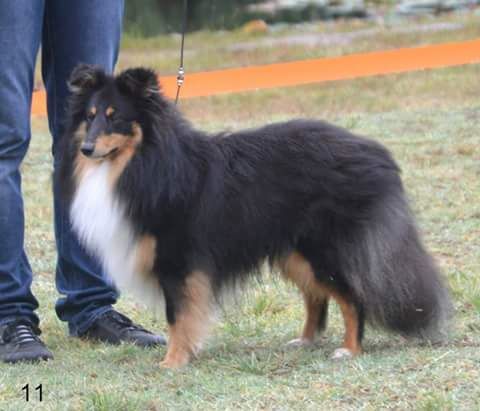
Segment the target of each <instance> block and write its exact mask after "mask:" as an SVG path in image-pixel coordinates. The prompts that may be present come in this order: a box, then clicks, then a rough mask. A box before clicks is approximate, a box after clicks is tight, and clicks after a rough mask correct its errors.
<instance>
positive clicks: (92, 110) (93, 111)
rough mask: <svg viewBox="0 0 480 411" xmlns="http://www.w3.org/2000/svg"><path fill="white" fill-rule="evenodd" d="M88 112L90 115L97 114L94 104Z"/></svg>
mask: <svg viewBox="0 0 480 411" xmlns="http://www.w3.org/2000/svg"><path fill="white" fill-rule="evenodd" d="M89 112H90V114H91V115H92V116H96V115H97V108H96V107H95V106H93V107H92V108H90V111H89Z"/></svg>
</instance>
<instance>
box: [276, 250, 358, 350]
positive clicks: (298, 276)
mask: <svg viewBox="0 0 480 411" xmlns="http://www.w3.org/2000/svg"><path fill="white" fill-rule="evenodd" d="M281 268H282V274H283V275H284V277H285V278H287V279H288V280H290V281H292V282H293V283H294V284H295V285H296V286H297V287H298V288H300V290H301V291H302V292H303V294H304V296H305V299H306V311H307V320H306V323H305V328H304V332H303V335H304V336H305V337H306V338H313V335H314V333H315V329H316V325H317V322H318V314H317V313H316V312H315V311H314V309H313V307H312V306H311V305H310V304H311V303H314V302H315V301H317V302H318V301H322V300H325V298H328V297H329V296H331V297H333V298H334V299H335V301H336V302H337V303H338V305H339V306H340V310H341V311H342V315H343V320H344V323H345V335H344V340H343V347H344V348H346V349H348V350H349V351H350V352H351V353H352V354H353V355H355V354H359V353H360V352H361V346H360V343H359V341H358V327H359V323H358V315H357V311H356V309H355V307H354V305H353V304H352V303H350V302H349V301H348V300H346V299H345V298H344V297H343V296H342V295H340V294H339V293H337V292H336V291H334V290H333V289H330V288H329V287H327V286H325V285H323V284H320V283H319V282H318V281H317V280H316V279H315V275H314V273H313V269H312V267H311V265H310V263H309V262H308V261H307V260H306V259H305V258H304V257H303V256H302V255H300V254H299V253H297V252H293V253H291V254H290V255H289V256H288V257H287V258H286V260H285V261H284V262H283V264H282V265H281ZM314 327H315V328H314ZM312 331H313V332H312Z"/></svg>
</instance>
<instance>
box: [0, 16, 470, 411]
mask: <svg viewBox="0 0 480 411" xmlns="http://www.w3.org/2000/svg"><path fill="white" fill-rule="evenodd" d="M458 19H460V20H462V19H465V18H464V17H458ZM462 21H463V20H462ZM469 27H470V26H468V25H467V26H466V28H465V31H459V32H458V33H457V35H458V36H460V37H461V36H462V35H463V36H464V37H465V38H468V36H470V34H471V32H470V31H469V30H470V29H471V28H469ZM437 34H438V33H433V34H432V37H431V40H432V41H434V40H435V38H436V36H437ZM199 36H200V35H199ZM201 36H204V38H205V41H206V42H207V41H208V40H209V39H210V40H212V39H213V38H215V36H216V35H211V36H210V37H209V36H208V35H207V34H206V33H203V34H201ZM377 40H378V39H375V41H377ZM427 40H428V38H425V41H427ZM168 41H170V40H168V39H167V40H165V42H168ZM378 41H384V42H387V43H388V41H390V40H386V39H384V38H383V37H382V38H381V39H380V40H378ZM210 43H211V42H210ZM391 44H392V47H393V46H394V45H396V41H393V40H392V43H391ZM371 46H372V48H373V47H375V44H373V43H372V44H371ZM212 50H213V49H212ZM130 52H131V51H130V49H129V48H127V49H126V51H125V53H124V55H123V56H122V61H124V62H126V61H129V59H130V58H131V56H130ZM212 52H213V51H212ZM331 52H332V53H333V52H335V51H334V50H332V51H331ZM216 53H218V54H219V55H221V51H216ZM172 61H173V60H172ZM181 108H182V110H183V111H184V112H185V114H186V115H187V116H188V118H189V119H190V120H191V121H192V122H193V123H195V124H197V125H199V126H201V127H203V128H206V129H208V130H219V129H221V128H239V127H244V126H255V125H259V124H262V123H265V122H269V121H276V120H283V119H287V118H291V117H296V116H305V117H318V118H325V119H328V120H330V121H333V122H336V123H338V124H340V125H343V126H346V127H349V128H350V129H352V130H354V131H356V132H358V133H361V134H365V135H369V136H371V137H374V138H376V139H378V140H379V141H381V142H382V143H384V144H385V145H386V146H387V147H388V148H389V149H390V150H392V152H393V153H394V155H395V157H396V159H397V160H398V162H399V164H400V165H401V167H402V169H403V178H404V181H405V185H406V188H407V190H408V193H409V195H410V197H411V199H412V203H413V205H414V209H415V211H416V212H417V215H418V220H419V223H420V225H421V229H422V232H423V235H424V238H425V242H426V244H427V245H428V247H429V249H430V250H431V251H432V253H433V254H434V256H435V257H436V259H437V260H438V262H439V264H440V266H441V268H442V270H443V272H444V273H445V275H446V276H447V277H448V281H449V284H450V288H451V290H452V294H453V296H454V301H455V309H456V315H455V321H454V323H453V324H452V330H451V335H450V338H449V340H448V342H446V343H445V344H442V345H440V346H429V345H424V344H419V343H418V342H416V341H406V340H404V339H403V338H400V337H398V336H392V335H386V334H384V333H382V332H379V331H376V330H373V329H372V328H367V332H366V337H365V342H364V348H365V354H364V355H363V356H361V357H359V358H357V359H355V360H352V361H346V362H333V361H331V360H330V359H329V355H330V354H331V353H332V351H333V350H334V349H335V348H337V347H338V346H339V344H340V343H341V337H342V332H343V328H342V322H341V318H340V315H339V312H338V310H337V309H336V307H335V308H334V309H333V310H332V316H331V318H330V322H329V328H328V330H327V333H326V335H325V336H324V337H322V338H321V339H320V340H319V341H318V343H317V344H316V346H315V347H313V348H310V349H287V348H285V343H286V342H288V341H289V340H290V339H292V338H294V337H296V336H297V334H298V332H299V331H300V329H301V326H302V319H303V306H302V301H301V298H300V296H299V294H298V292H297V291H296V290H295V289H294V288H292V287H291V286H289V285H285V284H283V283H281V282H277V281H275V280H274V278H271V277H267V278H266V279H265V281H264V282H263V283H262V284H260V285H259V284H252V286H251V287H249V288H248V290H247V291H246V293H245V295H244V296H237V299H236V300H234V303H233V304H230V305H227V306H226V307H225V309H224V310H223V311H222V315H221V316H220V321H219V323H218V325H217V326H216V327H215V329H214V332H213V335H212V336H211V338H210V340H209V342H208V344H207V346H206V348H205V350H204V351H203V352H202V354H201V355H200V358H199V359H198V360H196V361H194V362H193V363H192V364H191V365H189V366H188V367H186V368H185V369H183V370H180V371H167V370H163V369H161V368H160V367H159V363H160V361H161V359H162V357H163V355H164V353H165V349H164V348H159V349H155V350H149V351H144V350H141V349H139V348H136V347H133V346H129V345H124V346H120V347H109V346H106V345H103V344H93V343H87V342H82V341H79V340H77V339H74V338H70V337H68V336H67V333H66V326H65V324H63V323H61V322H60V321H59V320H58V319H57V318H56V317H55V314H54V303H55V299H56V298H57V292H56V291H55V287H54V268H55V247H54V237H53V231H52V209H51V195H50V172H51V165H50V164H51V162H50V138H49V136H48V132H47V128H46V123H45V121H44V120H43V119H35V120H34V122H33V134H34V136H33V139H32V144H31V149H30V152H29V155H28V157H27V159H26V161H25V163H24V165H23V175H24V186H23V189H24V193H25V202H26V209H27V217H26V218H27V219H26V225H27V227H26V247H27V251H28V253H29V256H30V261H31V264H32V267H33V269H34V272H35V279H34V287H33V288H34V292H35V294H36V295H37V297H38V299H39V300H40V302H41V307H40V310H39V314H40V316H41V318H42V329H43V331H44V334H43V338H44V340H45V342H46V343H47V344H48V346H49V347H50V348H51V349H52V350H53V351H54V353H55V360H54V361H53V362H50V363H47V364H40V365H36V366H34V365H26V364H22V365H16V366H8V365H0V410H2V411H4V410H12V411H13V410H19V409H34V410H37V409H41V410H109V411H110V410H111V411H114V410H115V411H116V410H167V409H168V410H170V409H180V410H183V409H185V410H187V409H194V410H210V409H222V410H223V409H228V410H236V409H268V410H273V409H275V410H284V409H298V410H304V409H307V410H319V409H320V410H357V409H364V410H377V409H399V410H403V409H415V410H435V411H436V410H480V385H479V381H480V276H479V273H480V185H479V183H478V182H479V177H480V166H479V159H480V145H479V141H480V140H479V134H480V132H479V131H478V123H479V120H480V103H479V101H478V66H466V67H460V68H452V69H444V70H436V71H428V72H419V73H411V74H403V75H395V76H386V77H377V78H369V79H361V80H354V81H348V82H341V83H329V84H317V85H310V86H302V87H295V88H288V89H278V90H267V91H261V92H253V93H243V94H236V95H229V96H216V97H210V98H203V99H194V100H189V101H182V102H181ZM118 306H119V308H120V309H121V310H122V311H123V312H125V313H127V314H128V315H129V316H131V317H132V318H134V319H135V320H136V321H138V322H140V323H142V324H143V325H145V326H146V327H148V328H152V329H154V330H156V331H163V332H164V331H165V330H166V325H165V320H164V318H163V316H160V317H159V318H154V317H153V316H152V315H150V314H149V313H148V311H147V310H145V309H144V308H143V307H142V306H140V305H137V304H136V303H135V302H134V301H132V300H131V299H129V298H128V297H125V298H122V299H121V300H120V302H119V304H118ZM26 383H29V384H30V387H31V393H30V394H31V400H30V402H29V403H28V404H27V403H25V401H24V392H23V391H22V387H23V386H24V385H25V384H26ZM40 383H41V384H42V386H43V395H44V399H43V402H42V403H41V404H40V403H38V402H37V401H36V399H35V392H34V391H33V388H32V387H36V386H37V385H38V384H40Z"/></svg>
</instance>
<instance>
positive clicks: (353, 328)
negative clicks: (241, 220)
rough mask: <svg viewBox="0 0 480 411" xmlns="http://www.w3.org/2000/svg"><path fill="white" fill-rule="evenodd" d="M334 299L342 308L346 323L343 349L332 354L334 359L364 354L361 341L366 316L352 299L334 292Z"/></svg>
mask: <svg viewBox="0 0 480 411" xmlns="http://www.w3.org/2000/svg"><path fill="white" fill-rule="evenodd" d="M331 295H332V297H333V298H334V299H335V301H336V302H337V303H338V305H339V306H340V310H341V312H342V316H343V321H344V323H345V335H344V337H343V347H342V348H338V349H336V350H335V351H334V353H333V354H332V359H341V358H349V357H353V356H355V355H358V354H360V353H361V352H362V346H361V341H362V337H363V328H364V316H363V312H362V310H361V309H359V308H358V307H357V305H356V304H354V303H352V302H351V301H350V299H347V298H345V297H344V296H342V295H340V294H339V293H337V292H332V294H331Z"/></svg>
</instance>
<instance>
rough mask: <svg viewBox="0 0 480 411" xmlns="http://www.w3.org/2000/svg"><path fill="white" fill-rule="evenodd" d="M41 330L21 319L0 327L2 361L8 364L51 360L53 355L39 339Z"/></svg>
mask: <svg viewBox="0 0 480 411" xmlns="http://www.w3.org/2000/svg"><path fill="white" fill-rule="evenodd" d="M39 335H40V329H39V328H38V327H36V326H34V325H33V324H31V323H30V322H29V321H27V320H24V319H19V320H16V321H13V322H11V323H8V324H6V325H4V326H1V327H0V360H1V361H3V362H7V363H15V362H19V361H29V362H36V361H40V360H50V359H52V358H53V355H52V353H51V352H50V351H49V350H48V349H47V347H46V346H45V344H44V343H43V342H42V341H41V340H40V338H39V337H38V336H39Z"/></svg>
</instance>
